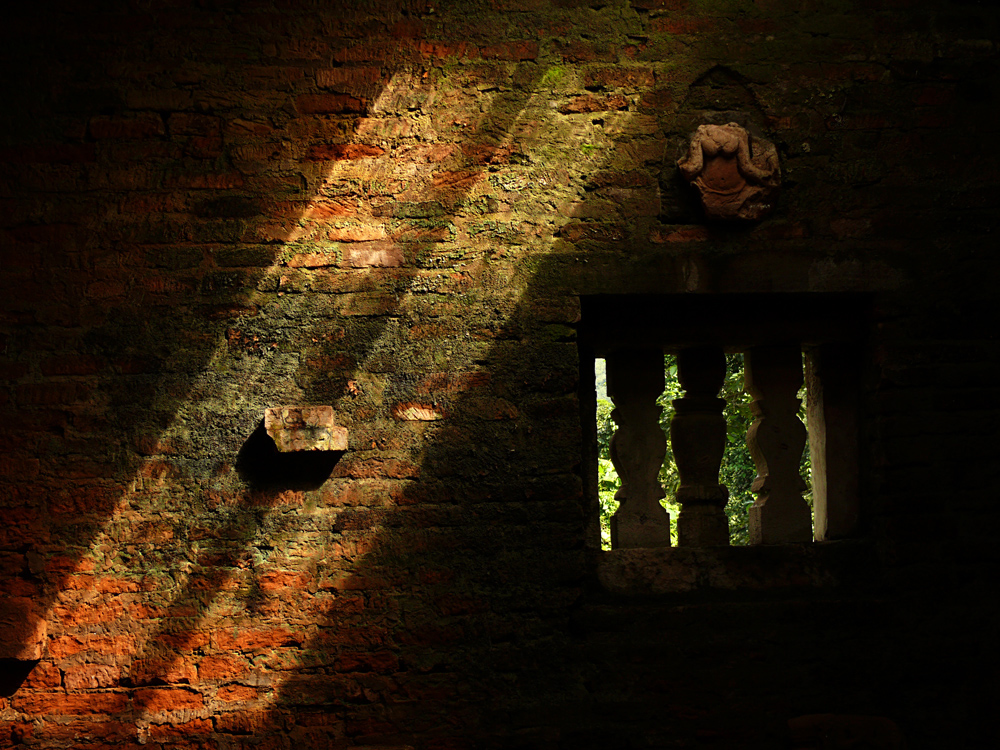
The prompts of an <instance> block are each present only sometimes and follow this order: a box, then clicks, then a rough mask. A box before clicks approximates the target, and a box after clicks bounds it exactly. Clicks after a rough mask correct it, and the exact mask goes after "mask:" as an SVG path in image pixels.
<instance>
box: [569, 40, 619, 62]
mask: <svg viewBox="0 0 1000 750" xmlns="http://www.w3.org/2000/svg"><path fill="white" fill-rule="evenodd" d="M558 50H559V54H560V55H561V56H562V59H563V60H565V61H566V62H576V63H580V62H583V63H586V62H614V60H615V59H617V56H618V53H617V51H616V49H615V47H614V45H612V44H610V43H593V42H584V41H572V42H563V43H561V44H558Z"/></svg>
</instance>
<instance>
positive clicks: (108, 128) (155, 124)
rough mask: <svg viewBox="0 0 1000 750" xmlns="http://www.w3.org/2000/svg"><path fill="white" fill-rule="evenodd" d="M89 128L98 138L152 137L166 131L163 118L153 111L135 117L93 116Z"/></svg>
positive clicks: (93, 135) (91, 133) (92, 134)
mask: <svg viewBox="0 0 1000 750" xmlns="http://www.w3.org/2000/svg"><path fill="white" fill-rule="evenodd" d="M89 130H90V135H91V136H92V137H94V138H97V139H108V138H150V137H153V136H161V135H163V134H164V133H165V132H166V131H165V129H164V127H163V119H162V118H161V117H160V116H159V115H155V114H152V113H145V114H139V115H136V116H134V117H108V116H98V117H93V118H91V120H90V126H89Z"/></svg>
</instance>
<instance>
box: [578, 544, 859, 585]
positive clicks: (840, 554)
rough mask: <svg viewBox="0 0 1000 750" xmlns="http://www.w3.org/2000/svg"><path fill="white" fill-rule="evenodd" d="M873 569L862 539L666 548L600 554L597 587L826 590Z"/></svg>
mask: <svg viewBox="0 0 1000 750" xmlns="http://www.w3.org/2000/svg"><path fill="white" fill-rule="evenodd" d="M876 565H877V559H876V554H875V549H874V545H873V544H872V543H870V542H867V541H863V540H844V541H836V542H817V543H811V544H775V545H756V546H748V547H742V546H741V547H721V546H720V547H700V548H690V547H667V548H662V549H619V550H611V551H609V552H602V553H600V555H599V557H598V559H597V578H598V580H599V581H600V583H601V587H602V588H604V590H605V591H607V592H609V593H611V594H619V595H622V596H659V595H664V594H686V593H694V592H712V591H718V592H730V593H739V592H748V593H749V592H765V591H779V590H792V589H827V588H834V587H837V586H841V585H846V584H851V583H859V582H862V581H863V580H866V579H867V578H870V577H871V576H872V575H873V570H874V568H875V567H876Z"/></svg>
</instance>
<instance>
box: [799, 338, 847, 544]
mask: <svg viewBox="0 0 1000 750" xmlns="http://www.w3.org/2000/svg"><path fill="white" fill-rule="evenodd" d="M859 371H860V361H859V353H858V351H857V347H855V346H850V345H847V344H824V345H822V346H818V347H816V348H815V349H813V350H811V351H810V352H809V354H808V356H807V358H806V382H807V384H808V393H809V397H808V399H807V404H806V421H807V422H808V423H809V459H810V465H811V468H812V491H813V512H814V515H815V517H816V519H815V524H814V531H815V539H816V541H818V542H821V541H823V540H825V539H841V538H844V537H849V536H852V535H853V534H854V533H856V531H857V527H858V515H859V507H858V488H859V477H858V381H859V379H860V376H859Z"/></svg>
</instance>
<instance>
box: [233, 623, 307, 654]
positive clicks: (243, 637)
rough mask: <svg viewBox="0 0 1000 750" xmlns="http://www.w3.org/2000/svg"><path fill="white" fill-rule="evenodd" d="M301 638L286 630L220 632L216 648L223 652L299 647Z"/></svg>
mask: <svg viewBox="0 0 1000 750" xmlns="http://www.w3.org/2000/svg"><path fill="white" fill-rule="evenodd" d="M302 640H303V637H302V635H301V634H299V633H295V632H293V631H291V630H288V629H286V628H273V629H271V630H234V631H230V630H222V631H219V632H218V633H216V635H215V643H216V646H217V647H218V648H220V649H222V650H223V651H260V650H263V649H270V648H276V647H279V646H301V645H302Z"/></svg>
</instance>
